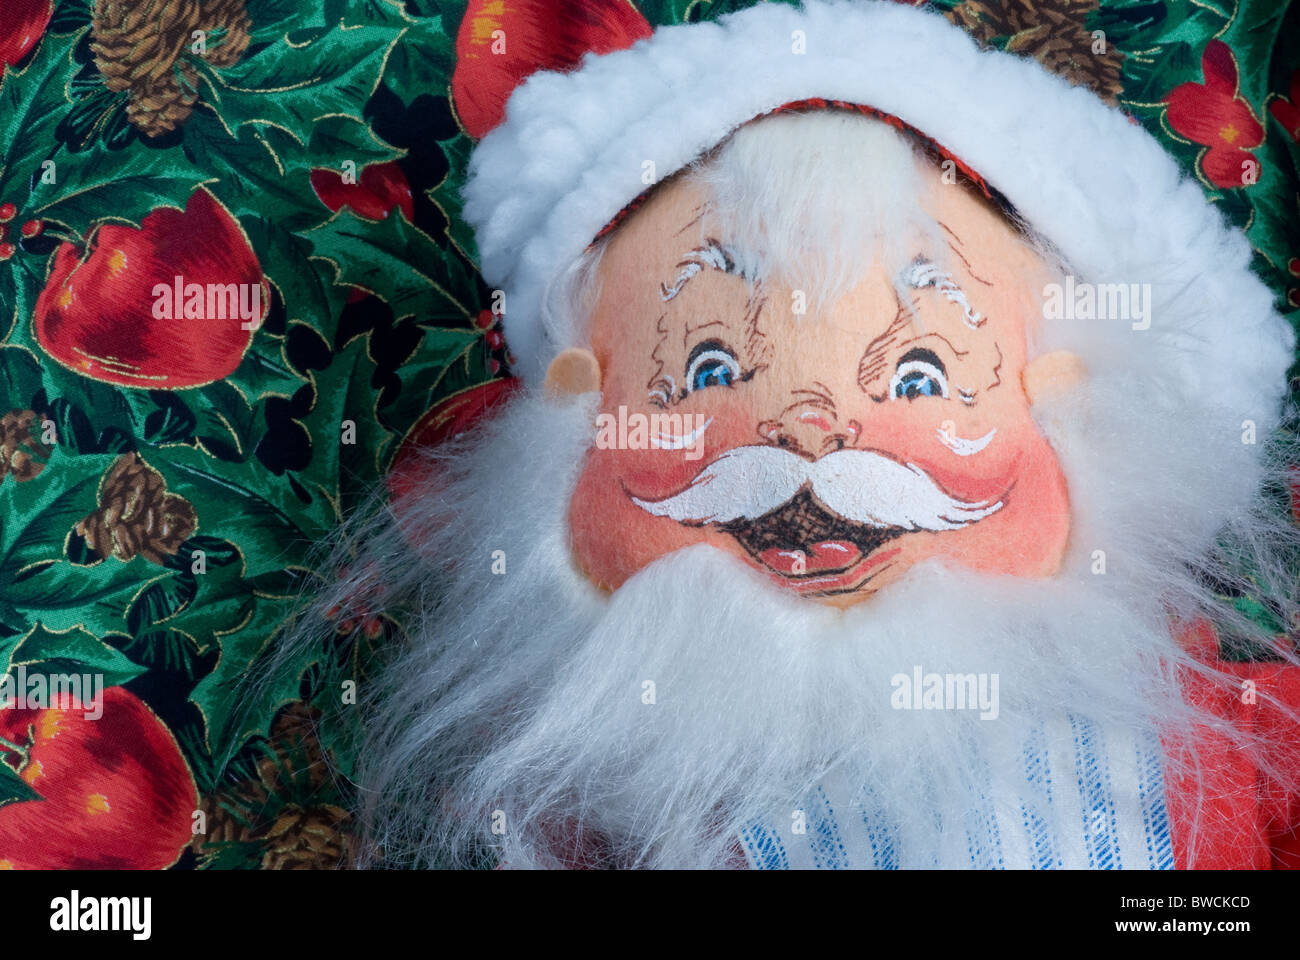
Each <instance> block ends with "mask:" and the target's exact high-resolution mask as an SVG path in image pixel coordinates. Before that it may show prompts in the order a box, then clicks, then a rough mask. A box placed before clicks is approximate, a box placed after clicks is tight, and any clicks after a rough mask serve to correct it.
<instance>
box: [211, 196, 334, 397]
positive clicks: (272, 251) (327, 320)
mask: <svg viewBox="0 0 1300 960" xmlns="http://www.w3.org/2000/svg"><path fill="white" fill-rule="evenodd" d="M321 209H322V210H323V209H325V207H324V206H323V205H322V207H321ZM240 223H241V225H242V226H243V227H244V230H245V231H246V232H247V234H248V238H249V241H250V242H251V243H252V245H253V249H254V250H255V251H257V255H258V262H259V263H260V264H261V265H262V270H263V272H264V273H265V274H266V276H267V277H268V278H269V279H270V281H271V283H273V284H274V285H275V286H276V288H277V289H278V290H279V291H280V295H281V298H282V299H283V300H284V307H285V311H286V313H287V315H288V320H289V321H290V322H293V321H295V320H296V321H300V322H302V323H305V324H307V325H308V326H310V327H312V328H313V329H315V330H317V331H320V332H321V334H322V335H324V336H326V337H327V339H333V330H334V325H335V323H336V320H337V317H338V315H339V312H340V311H341V310H342V309H343V301H344V298H345V296H346V295H347V293H348V291H347V290H346V289H345V288H343V287H340V286H337V285H335V284H334V283H333V282H332V280H331V278H330V277H328V276H326V275H325V274H327V273H328V272H329V267H328V266H327V265H325V264H322V263H320V262H313V261H312V260H311V249H312V244H311V241H310V240H307V239H304V238H303V237H300V236H298V235H297V234H294V233H289V232H288V231H286V230H285V229H284V228H283V227H281V226H280V225H278V224H274V223H270V222H268V221H266V220H264V219H262V218H261V217H260V216H259V217H249V218H246V219H244V220H241V221H240ZM264 340H265V338H258V339H257V340H255V341H254V343H253V346H254V348H255V349H257V348H259V346H260V342H262V341H264ZM252 354H253V351H249V356H250V357H251V356H252ZM248 362H249V361H248V358H245V364H247V363H248ZM265 364H268V365H274V367H275V369H276V371H277V372H279V371H282V373H283V378H292V383H290V382H289V380H288V379H283V378H281V379H280V382H278V383H276V382H271V381H269V380H265V379H262V378H259V379H258V380H257V381H256V389H257V391H258V392H256V393H249V390H248V386H246V383H245V379H244V378H243V377H242V376H241V374H243V373H244V367H243V366H241V367H240V369H239V370H237V371H236V373H235V380H236V382H238V384H239V386H240V387H241V389H244V391H245V394H246V395H248V396H261V395H262V393H261V391H262V390H266V391H269V392H274V393H279V394H281V395H285V396H287V395H289V394H291V393H293V391H295V390H297V389H298V387H300V386H302V383H303V381H302V379H301V378H300V377H298V375H297V374H296V373H294V372H293V371H292V370H290V369H288V368H287V367H282V366H280V365H279V350H278V347H277V351H276V359H275V360H270V359H267V360H266V361H265ZM249 372H250V373H252V372H256V371H249ZM263 372H264V373H266V374H267V375H268V376H269V373H270V371H269V369H268V370H264V371H263ZM249 386H251V384H250V385H249Z"/></svg>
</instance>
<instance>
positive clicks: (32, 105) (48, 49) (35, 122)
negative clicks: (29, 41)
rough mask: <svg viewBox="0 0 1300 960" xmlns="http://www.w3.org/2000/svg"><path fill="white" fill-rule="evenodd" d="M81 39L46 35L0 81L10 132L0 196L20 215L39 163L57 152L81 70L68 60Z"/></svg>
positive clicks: (2, 113)
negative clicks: (70, 96) (69, 90)
mask: <svg viewBox="0 0 1300 960" xmlns="http://www.w3.org/2000/svg"><path fill="white" fill-rule="evenodd" d="M79 38H80V35H79V34H70V35H67V36H50V35H47V36H46V37H44V38H43V39H42V41H41V43H40V46H39V48H38V49H37V51H36V55H35V56H34V57H33V58H32V61H31V62H30V63H29V64H28V65H27V66H26V67H25V68H24V69H22V70H14V69H12V68H9V69H7V70H5V72H4V76H3V79H0V117H3V118H4V124H5V129H6V130H7V131H8V133H7V135H6V136H5V137H3V138H0V197H3V198H4V201H5V202H9V203H13V204H16V205H17V206H18V210H19V213H20V214H23V215H26V214H27V212H28V211H29V210H30V206H31V205H30V203H29V202H28V186H29V183H30V181H31V180H32V178H33V177H35V178H36V179H38V180H39V174H40V172H41V169H40V165H41V161H42V160H45V159H47V158H48V156H49V155H50V154H51V153H53V152H54V150H55V139H54V130H55V128H56V127H57V126H58V124H59V120H60V119H62V117H63V115H64V114H65V113H67V111H68V109H69V107H70V106H71V103H70V102H69V101H68V98H67V96H66V93H65V91H66V89H67V86H68V83H69V82H70V81H71V80H72V77H73V75H74V74H76V72H77V70H78V69H79V65H78V64H77V63H75V62H74V61H73V59H72V52H73V49H74V48H75V47H76V44H77V40H78V39H79ZM19 222H20V223H21V222H22V221H21V219H20V220H19Z"/></svg>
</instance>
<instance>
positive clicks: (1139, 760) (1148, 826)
mask: <svg viewBox="0 0 1300 960" xmlns="http://www.w3.org/2000/svg"><path fill="white" fill-rule="evenodd" d="M1017 766H1018V767H1019V770H1018V773H1017V777H1016V780H1015V782H1002V783H994V782H992V778H989V780H988V782H987V783H986V790H985V791H984V792H983V794H982V795H981V796H980V797H979V798H978V800H977V801H976V802H975V803H972V804H970V805H969V806H968V807H967V808H966V809H965V810H963V811H962V812H961V813H960V814H959V815H954V816H953V817H952V819H953V820H954V823H953V824H951V826H950V825H948V824H945V823H943V822H942V819H943V818H942V816H940V815H938V814H934V816H935V817H936V820H935V822H934V823H933V824H930V825H929V826H928V828H926V829H923V830H921V831H920V834H919V835H926V834H928V835H930V836H932V837H934V838H936V842H935V843H934V845H933V846H934V850H933V853H931V852H930V851H927V853H926V855H925V856H924V857H921V858H919V861H918V858H915V857H913V858H911V859H910V861H909V862H908V863H906V864H905V863H904V857H903V851H902V835H901V833H900V831H899V829H898V825H897V824H895V823H892V822H891V817H890V815H889V814H888V813H887V812H886V809H885V806H884V804H882V803H880V802H879V800H878V798H876V797H875V795H874V794H873V792H872V790H871V788H870V786H866V787H863V786H860V785H858V786H853V785H851V784H849V783H848V782H846V781H844V780H843V778H842V777H837V776H831V777H828V778H826V779H825V780H823V781H822V783H821V784H819V785H818V786H817V787H816V788H815V789H814V790H813V791H812V793H811V795H810V796H809V797H808V798H807V799H806V801H805V804H804V806H803V808H802V810H800V811H796V815H795V816H793V817H791V818H789V819H787V820H786V821H784V822H781V821H776V820H773V821H769V822H766V823H755V824H752V825H751V826H750V828H749V829H747V830H745V831H744V832H743V834H742V835H741V838H740V839H741V843H742V845H743V846H744V848H745V853H746V856H747V857H748V859H749V864H750V866H751V867H754V868H755V869H760V870H791V869H793V870H806V869H818V870H845V869H867V870H871V869H875V870H896V869H899V868H900V867H902V866H905V865H907V866H918V867H936V868H946V869H947V868H966V869H977V870H1000V869H1032V870H1053V869H1093V870H1121V869H1124V870H1135V869H1136V870H1172V869H1173V866H1174V852H1173V838H1172V836H1171V834H1170V826H1169V813H1168V810H1167V808H1166V806H1165V783H1164V763H1163V754H1162V752H1161V750H1160V744H1159V741H1158V739H1157V738H1156V736H1155V734H1154V733H1141V734H1135V733H1134V732H1132V731H1116V730H1106V731H1102V730H1101V729H1100V728H1098V727H1097V726H1096V725H1095V724H1093V723H1091V722H1090V721H1088V720H1086V719H1083V718H1081V717H1077V716H1069V717H1066V718H1064V719H1062V720H1060V721H1058V722H1056V723H1053V724H1050V725H1046V726H1045V727H1041V728H1038V729H1036V730H1034V731H1033V732H1032V733H1031V734H1030V735H1029V736H1027V737H1026V738H1025V739H1024V741H1023V748H1022V750H1021V752H1020V757H1019V762H1018V764H1017ZM1003 779H1004V780H1005V779H1007V778H1003ZM915 827H916V825H915V824H914V825H913V833H912V834H911V835H912V836H917V835H918V833H917V832H916V831H915ZM954 831H955V832H954ZM941 836H942V837H949V838H954V839H956V841H957V842H948V843H942V844H941V843H939V842H937V841H938V838H939V837H941Z"/></svg>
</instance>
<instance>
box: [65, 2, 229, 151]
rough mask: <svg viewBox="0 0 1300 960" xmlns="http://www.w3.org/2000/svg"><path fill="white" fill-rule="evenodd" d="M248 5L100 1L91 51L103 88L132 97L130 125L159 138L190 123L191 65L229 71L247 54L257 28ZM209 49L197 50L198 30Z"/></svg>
mask: <svg viewBox="0 0 1300 960" xmlns="http://www.w3.org/2000/svg"><path fill="white" fill-rule="evenodd" d="M244 3H245V0H209V2H205V3H200V2H199V0H97V2H96V4H95V13H94V18H93V20H92V21H91V28H90V33H91V44H90V49H91V52H92V53H93V55H94V57H95V66H96V67H97V68H98V69H99V72H100V73H101V74H102V75H103V77H104V84H105V85H106V86H107V87H108V89H110V90H113V91H117V92H120V91H124V90H125V91H129V92H130V99H129V101H128V103H127V111H126V115H127V119H128V120H130V121H131V123H133V124H134V125H135V126H136V127H137V128H138V129H139V130H140V131H141V132H142V133H143V134H144V135H145V136H147V137H156V136H159V135H161V134H163V133H166V132H168V131H169V130H174V129H175V128H176V127H178V126H179V125H181V124H182V123H184V122H185V121H186V120H187V119H189V116H190V114H191V113H192V112H193V110H194V104H195V103H196V102H197V101H198V73H197V71H196V70H195V69H194V67H193V66H192V65H191V64H190V63H188V62H187V60H188V59H190V58H201V59H203V60H205V61H207V62H208V63H210V64H211V65H212V66H214V67H229V66H232V65H233V64H235V63H237V62H238V61H239V58H240V57H241V56H243V54H244V51H245V50H247V49H248V43H249V29H250V28H251V26H252V22H251V20H250V19H249V17H248V13H247V11H246V9H245V6H244ZM195 30H202V31H203V32H204V33H205V35H207V36H206V38H205V45H207V44H210V46H206V50H205V52H204V53H202V54H196V53H194V52H193V51H192V48H191V45H192V44H193V43H194V31H195Z"/></svg>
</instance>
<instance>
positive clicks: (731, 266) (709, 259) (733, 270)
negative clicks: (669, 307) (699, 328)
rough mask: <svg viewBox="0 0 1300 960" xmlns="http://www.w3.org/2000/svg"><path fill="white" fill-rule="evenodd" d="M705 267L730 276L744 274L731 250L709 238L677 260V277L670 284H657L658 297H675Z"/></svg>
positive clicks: (670, 298)
mask: <svg viewBox="0 0 1300 960" xmlns="http://www.w3.org/2000/svg"><path fill="white" fill-rule="evenodd" d="M705 267H710V268H712V269H714V270H717V271H719V272H721V273H727V274H731V275H732V276H737V277H739V276H743V275H744V274H743V273H742V272H741V270H740V268H739V267H737V266H736V258H735V256H734V255H733V254H732V252H731V250H730V249H729V248H728V247H726V246H724V245H723V244H722V242H721V241H719V240H715V239H712V238H710V239H708V240H705V241H704V244H703V246H699V247H696V248H695V249H694V250H692V251H690V252H689V253H688V254H686V256H684V257H682V259H681V260H680V261H678V263H677V270H678V273H677V279H676V280H674V281H673V283H672V284H671V285H669V284H667V283H661V284H659V296H660V299H662V300H663V301H664V303H667V302H668V301H670V300H672V299H673V298H675V297H676V296H677V294H679V293H681V292H682V288H684V287H685V286H686V283H687V281H689V280H690V279H691V277H693V276H695V275H696V274H697V273H699V272H700V271H701V270H703V269H704V268H705Z"/></svg>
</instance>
